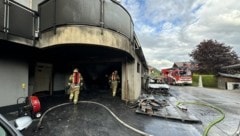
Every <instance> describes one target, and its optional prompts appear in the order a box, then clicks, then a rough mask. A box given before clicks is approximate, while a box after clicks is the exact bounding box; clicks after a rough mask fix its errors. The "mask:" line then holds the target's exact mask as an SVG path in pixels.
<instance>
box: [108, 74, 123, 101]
mask: <svg viewBox="0 0 240 136" xmlns="http://www.w3.org/2000/svg"><path fill="white" fill-rule="evenodd" d="M109 82H110V88H111V89H112V96H113V97H115V96H116V92H117V88H118V83H119V82H120V77H119V75H118V72H117V70H115V71H114V72H112V75H111V76H110V77H109Z"/></svg>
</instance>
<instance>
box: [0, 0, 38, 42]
mask: <svg viewBox="0 0 240 136" xmlns="http://www.w3.org/2000/svg"><path fill="white" fill-rule="evenodd" d="M0 18H1V19H0V32H1V33H3V36H2V37H0V38H2V39H8V36H9V35H13V36H18V37H21V38H26V39H30V40H34V39H35V31H36V29H37V24H38V23H37V18H38V14H37V12H35V11H33V10H31V9H29V8H27V7H25V6H23V5H21V4H19V3H17V2H15V1H12V0H0Z"/></svg>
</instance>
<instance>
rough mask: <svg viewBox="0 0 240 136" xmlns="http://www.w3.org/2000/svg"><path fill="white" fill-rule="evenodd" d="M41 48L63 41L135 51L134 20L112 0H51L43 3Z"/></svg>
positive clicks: (40, 12)
mask: <svg viewBox="0 0 240 136" xmlns="http://www.w3.org/2000/svg"><path fill="white" fill-rule="evenodd" d="M39 15H40V39H39V44H38V46H39V47H41V48H44V47H49V46H55V45H60V44H65V45H66V44H78V45H81V44H83V45H95V46H99V45H100V46H103V47H110V48H115V49H120V50H122V51H125V52H127V53H129V54H130V55H131V56H134V55H133V52H134V51H133V46H132V43H133V39H134V38H133V37H134V30H133V21H132V19H131V16H130V15H129V13H128V12H127V11H126V9H125V8H123V7H122V6H121V5H120V4H118V3H116V2H114V1H111V0H70V1H66V0H48V1H44V2H43V3H40V4H39Z"/></svg>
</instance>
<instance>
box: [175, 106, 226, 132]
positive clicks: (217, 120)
mask: <svg viewBox="0 0 240 136" xmlns="http://www.w3.org/2000/svg"><path fill="white" fill-rule="evenodd" d="M180 104H193V105H201V106H205V107H210V108H212V109H215V110H216V111H218V112H219V113H220V114H221V115H222V116H221V117H219V118H217V119H216V120H214V121H213V122H211V123H210V124H208V126H207V127H206V128H205V129H204V132H203V136H207V135H208V132H209V130H210V129H211V128H212V127H213V126H214V125H216V124H217V123H219V122H221V121H222V120H223V119H224V118H225V114H224V112H223V111H222V110H221V109H220V108H218V107H215V106H213V105H209V104H205V103H201V102H177V104H176V106H177V107H178V106H179V105H180Z"/></svg>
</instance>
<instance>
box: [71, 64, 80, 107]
mask: <svg viewBox="0 0 240 136" xmlns="http://www.w3.org/2000/svg"><path fill="white" fill-rule="evenodd" d="M68 85H70V95H69V100H70V101H72V100H73V103H74V104H77V102H78V97H79V94H80V88H81V86H82V85H83V78H82V76H81V74H80V73H79V72H78V69H77V68H75V69H74V70H73V74H71V75H70V77H69V83H68Z"/></svg>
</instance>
